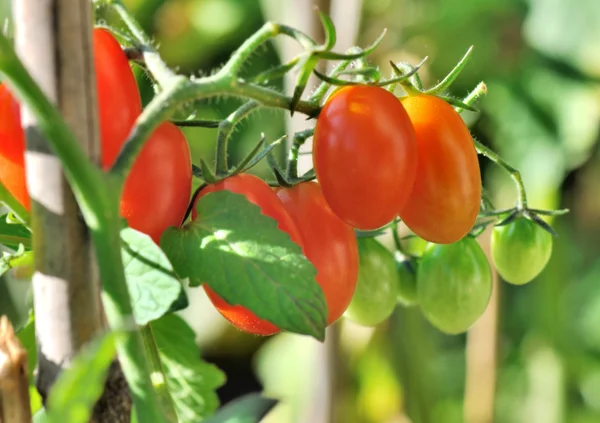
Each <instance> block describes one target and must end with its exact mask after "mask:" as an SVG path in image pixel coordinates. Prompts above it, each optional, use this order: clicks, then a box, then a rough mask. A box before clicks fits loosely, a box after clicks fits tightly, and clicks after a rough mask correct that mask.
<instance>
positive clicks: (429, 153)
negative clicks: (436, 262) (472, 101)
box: [398, 95, 481, 244]
mask: <svg viewBox="0 0 600 423" xmlns="http://www.w3.org/2000/svg"><path fill="white" fill-rule="evenodd" d="M402 104H403V105H404V108H405V109H406V111H407V113H408V115H409V116H410V120H411V122H412V124H413V127H414V129H415V133H416V139H417V145H418V152H419V153H418V158H417V163H418V164H417V177H416V180H415V183H414V186H413V187H412V191H411V193H410V197H409V200H408V202H407V204H406V206H405V207H404V208H403V209H398V211H399V213H400V217H401V218H402V220H403V221H404V223H405V224H406V225H407V226H408V227H409V228H410V229H411V230H412V231H413V232H414V233H415V234H416V235H418V236H419V237H421V238H423V239H425V240H427V241H430V242H435V243H438V244H448V243H452V242H455V241H458V240H459V239H461V238H462V237H464V236H465V235H466V234H467V233H468V232H469V231H470V230H471V228H472V227H473V224H474V223H475V219H476V218H477V214H478V213H479V205H480V201H481V175H480V172H479V162H478V160H477V152H476V150H475V146H474V145H473V140H472V138H471V135H470V133H469V129H468V128H467V126H466V125H465V123H464V122H463V120H462V118H461V117H460V115H459V114H458V113H457V112H456V111H455V110H454V109H453V108H452V106H450V105H449V104H448V103H447V102H446V101H444V100H443V99H441V98H438V97H435V96H430V95H414V96H408V97H406V98H405V99H403V100H402Z"/></svg>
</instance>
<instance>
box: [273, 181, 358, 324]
mask: <svg viewBox="0 0 600 423" xmlns="http://www.w3.org/2000/svg"><path fill="white" fill-rule="evenodd" d="M276 192H277V196H278V197H279V198H280V199H281V201H282V202H283V206H284V207H285V209H286V210H287V212H288V213H289V215H290V216H291V217H292V219H293V220H294V222H295V223H296V227H297V228H298V230H299V232H300V236H301V237H302V242H303V245H304V253H305V254H306V257H307V258H308V259H309V260H310V262H311V263H312V264H313V265H314V266H315V268H316V269H317V278H316V279H317V283H318V284H319V285H320V286H321V288H322V289H323V293H324V294H325V300H326V301H327V309H328V312H329V314H328V318H327V323H328V324H329V325H330V324H332V323H333V322H335V321H336V320H337V319H338V318H339V317H340V316H341V315H342V313H344V311H345V310H346V308H348V304H350V301H351V300H352V295H353V294H354V290H355V288H356V282H357V278H358V246H357V243H356V235H355V234H354V230H353V229H352V227H351V226H350V225H348V224H346V223H344V222H343V221H342V220H340V218H338V217H337V216H336V215H335V214H334V213H333V211H331V209H330V208H329V206H328V205H327V202H326V201H325V198H324V197H323V193H322V192H321V187H320V186H319V184H318V183H316V182H303V183H300V184H298V185H295V186H294V187H292V188H277V189H276Z"/></svg>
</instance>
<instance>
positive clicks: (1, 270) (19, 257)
mask: <svg viewBox="0 0 600 423" xmlns="http://www.w3.org/2000/svg"><path fill="white" fill-rule="evenodd" d="M32 263H33V251H26V250H25V247H24V246H23V244H20V245H19V248H18V249H17V251H15V252H12V253H9V252H2V255H0V276H2V275H3V274H5V273H6V272H8V271H9V270H10V269H12V268H13V267H17V266H22V265H31V264H32Z"/></svg>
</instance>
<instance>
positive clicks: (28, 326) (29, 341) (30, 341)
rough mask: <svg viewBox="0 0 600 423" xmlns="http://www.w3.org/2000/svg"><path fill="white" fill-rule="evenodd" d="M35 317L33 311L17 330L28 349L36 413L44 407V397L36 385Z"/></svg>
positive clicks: (31, 386) (31, 391)
mask: <svg viewBox="0 0 600 423" xmlns="http://www.w3.org/2000/svg"><path fill="white" fill-rule="evenodd" d="M34 323H35V319H34V317H33V313H32V314H31V315H30V316H29V320H28V321H27V322H26V323H25V324H24V325H23V326H22V327H20V328H19V329H17V330H16V333H17V338H19V342H21V345H23V348H25V351H27V373H28V375H29V402H30V405H31V412H32V413H35V412H37V411H38V410H40V409H41V407H42V397H41V396H40V394H39V393H38V391H37V389H36V387H35V378H34V375H33V371H34V370H35V365H36V363H37V344H36V342H35V324H34Z"/></svg>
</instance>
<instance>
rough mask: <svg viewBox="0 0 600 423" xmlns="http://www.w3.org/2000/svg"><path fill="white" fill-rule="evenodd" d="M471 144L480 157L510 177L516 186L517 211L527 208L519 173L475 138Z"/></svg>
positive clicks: (525, 195)
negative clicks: (498, 167)
mask: <svg viewBox="0 0 600 423" xmlns="http://www.w3.org/2000/svg"><path fill="white" fill-rule="evenodd" d="M473 143H474V144H475V149H476V150H477V152H478V153H479V154H481V155H482V156H485V157H487V158H488V159H490V160H491V161H492V162H494V163H495V164H497V165H498V166H500V167H501V168H502V169H504V170H505V171H506V172H508V174H509V175H510V177H511V179H512V180H513V181H514V183H515V185H516V186H517V209H519V210H524V209H526V208H527V193H526V192H525V185H524V184H523V179H522V178H521V173H520V172H519V171H518V170H517V169H515V168H514V167H512V166H510V165H509V164H508V163H507V162H505V161H504V160H503V159H502V158H501V157H500V156H499V155H498V154H497V153H496V152H494V151H493V150H492V149H490V148H488V147H486V146H485V145H483V144H482V143H480V142H479V141H477V140H476V139H475V138H473Z"/></svg>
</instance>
